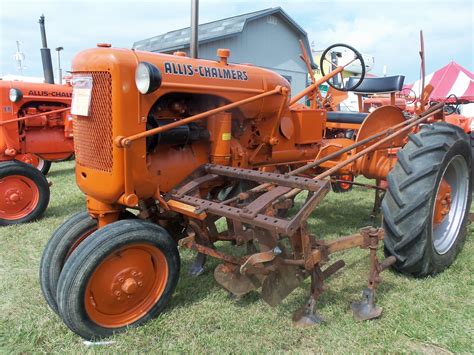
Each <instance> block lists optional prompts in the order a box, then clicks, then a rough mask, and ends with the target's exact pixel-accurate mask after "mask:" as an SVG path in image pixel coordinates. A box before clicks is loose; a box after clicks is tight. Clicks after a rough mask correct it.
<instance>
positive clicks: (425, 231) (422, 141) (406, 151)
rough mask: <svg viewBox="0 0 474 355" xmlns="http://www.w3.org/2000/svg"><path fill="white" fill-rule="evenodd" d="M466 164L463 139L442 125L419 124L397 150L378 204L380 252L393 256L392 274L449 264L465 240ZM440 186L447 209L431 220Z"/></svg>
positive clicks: (466, 143) (469, 189) (420, 271)
mask: <svg viewBox="0 0 474 355" xmlns="http://www.w3.org/2000/svg"><path fill="white" fill-rule="evenodd" d="M471 165H472V158H471V147H470V144H469V137H468V136H467V135H466V134H465V133H464V132H463V131H462V130H461V129H460V128H458V127H456V126H453V125H450V124H447V123H435V124H432V125H425V126H423V127H422V128H421V130H420V132H419V133H417V134H414V135H410V136H409V142H408V144H407V145H406V146H405V147H404V148H403V149H401V150H399V152H398V161H397V164H396V165H395V167H394V168H393V169H392V171H390V173H389V174H388V177H387V181H388V189H387V193H386V195H385V198H384V200H383V201H382V211H383V215H384V229H385V253H386V255H387V256H389V255H393V256H395V257H396V258H397V262H396V263H395V264H394V268H395V269H396V270H397V271H399V272H401V273H404V274H408V275H413V276H415V277H423V276H427V275H433V274H437V273H439V272H441V271H443V270H444V269H446V268H447V267H448V266H450V265H451V264H452V263H453V261H454V259H455V258H456V256H457V254H458V253H459V252H460V251H461V249H462V246H463V243H464V240H465V238H466V228H467V224H468V217H469V209H470V205H471V193H472V184H471V181H470V180H471V179H472V173H471ZM442 182H443V184H444V183H448V185H449V188H450V192H449V199H450V200H449V201H450V202H449V205H450V209H449V210H448V212H444V214H443V216H444V217H442V218H441V219H438V220H437V218H436V213H435V212H436V211H437V208H439V206H440V200H439V196H438V194H439V191H440V186H441V185H443V184H442ZM451 193H452V194H451ZM443 196H444V195H443ZM441 202H442V203H444V204H446V201H444V200H443V201H441ZM446 213H447V214H446Z"/></svg>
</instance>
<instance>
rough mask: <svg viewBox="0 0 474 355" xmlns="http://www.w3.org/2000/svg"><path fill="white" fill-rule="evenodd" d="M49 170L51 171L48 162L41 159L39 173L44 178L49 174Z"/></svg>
mask: <svg viewBox="0 0 474 355" xmlns="http://www.w3.org/2000/svg"><path fill="white" fill-rule="evenodd" d="M40 159H42V158H40ZM49 169H51V162H50V161H49V160H44V159H43V167H42V168H41V169H39V171H41V173H42V174H43V175H45V176H46V175H48V173H49Z"/></svg>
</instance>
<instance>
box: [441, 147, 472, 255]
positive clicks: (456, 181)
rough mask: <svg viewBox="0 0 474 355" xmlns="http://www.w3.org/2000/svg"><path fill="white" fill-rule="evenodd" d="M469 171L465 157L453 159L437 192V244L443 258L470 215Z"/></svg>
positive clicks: (459, 156)
mask: <svg viewBox="0 0 474 355" xmlns="http://www.w3.org/2000/svg"><path fill="white" fill-rule="evenodd" d="M468 193H469V169H468V166H467V163H466V160H465V159H464V157H463V156H461V155H457V156H455V157H454V158H452V159H451V161H450V162H449V164H448V165H447V166H446V169H445V170H444V172H443V176H442V179H441V182H440V184H439V186H438V188H437V190H436V200H435V206H434V208H433V219H432V235H433V245H434V248H435V250H436V252H437V253H438V254H440V255H443V254H446V253H447V252H448V251H449V250H450V249H451V247H452V246H453V244H454V242H455V241H456V238H457V236H458V234H459V232H460V230H461V227H462V224H463V221H464V217H465V215H466V208H467V200H468Z"/></svg>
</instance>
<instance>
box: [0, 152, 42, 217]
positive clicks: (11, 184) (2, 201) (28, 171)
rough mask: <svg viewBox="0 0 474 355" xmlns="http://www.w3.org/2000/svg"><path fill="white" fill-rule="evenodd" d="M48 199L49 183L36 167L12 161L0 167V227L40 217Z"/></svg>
mask: <svg viewBox="0 0 474 355" xmlns="http://www.w3.org/2000/svg"><path fill="white" fill-rule="evenodd" d="M49 196H50V191H49V184H48V181H47V180H46V178H45V177H44V175H43V174H41V172H40V171H39V170H37V169H36V168H33V167H32V166H31V165H28V164H25V163H22V162H19V161H15V160H13V161H7V162H2V163H1V164H0V226H2V225H11V224H19V223H26V222H31V221H33V220H35V219H37V218H39V217H40V216H41V215H42V214H43V213H44V211H45V210H46V207H48V203H49Z"/></svg>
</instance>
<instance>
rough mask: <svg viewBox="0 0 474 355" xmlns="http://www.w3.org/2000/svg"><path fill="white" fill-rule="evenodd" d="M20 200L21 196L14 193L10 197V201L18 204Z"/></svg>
mask: <svg viewBox="0 0 474 355" xmlns="http://www.w3.org/2000/svg"><path fill="white" fill-rule="evenodd" d="M19 200H20V195H18V194H17V193H12V194H11V195H10V201H13V202H17V201H19Z"/></svg>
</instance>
